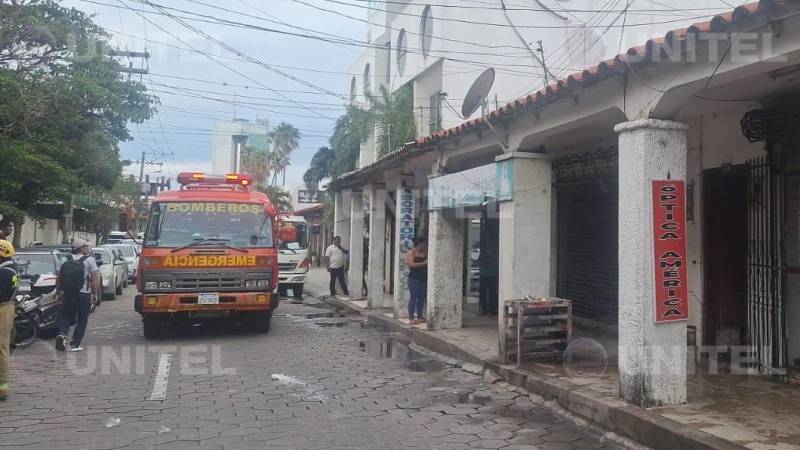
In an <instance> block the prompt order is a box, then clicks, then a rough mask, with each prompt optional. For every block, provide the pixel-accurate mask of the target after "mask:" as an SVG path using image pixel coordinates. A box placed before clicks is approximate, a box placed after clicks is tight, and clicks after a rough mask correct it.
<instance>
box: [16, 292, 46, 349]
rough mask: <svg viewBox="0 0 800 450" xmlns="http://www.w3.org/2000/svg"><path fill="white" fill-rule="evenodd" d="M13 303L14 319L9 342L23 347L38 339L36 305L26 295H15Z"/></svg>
mask: <svg viewBox="0 0 800 450" xmlns="http://www.w3.org/2000/svg"><path fill="white" fill-rule="evenodd" d="M15 303H16V305H15V306H16V308H15V310H16V316H15V317H14V330H13V331H12V333H11V342H13V343H14V346H16V347H25V346H27V345H30V344H31V343H32V342H33V341H35V340H36V338H37V337H39V324H38V322H37V318H38V314H37V313H36V310H37V309H38V304H37V303H36V301H35V300H33V299H31V298H30V296H28V295H17V298H16V299H15Z"/></svg>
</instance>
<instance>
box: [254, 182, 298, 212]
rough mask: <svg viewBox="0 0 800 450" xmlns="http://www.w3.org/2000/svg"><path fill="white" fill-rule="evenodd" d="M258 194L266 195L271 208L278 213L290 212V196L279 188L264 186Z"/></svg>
mask: <svg viewBox="0 0 800 450" xmlns="http://www.w3.org/2000/svg"><path fill="white" fill-rule="evenodd" d="M259 191H260V192H263V193H264V194H267V197H269V201H270V202H272V206H274V207H275V209H277V210H278V211H291V210H292V196H291V195H289V193H288V192H286V191H285V190H283V188H281V187H279V186H264V188H263V189H259Z"/></svg>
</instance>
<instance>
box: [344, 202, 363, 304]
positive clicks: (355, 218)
mask: <svg viewBox="0 0 800 450" xmlns="http://www.w3.org/2000/svg"><path fill="white" fill-rule="evenodd" d="M363 276H364V197H363V194H362V193H361V192H358V191H353V192H352V195H351V201H350V271H349V272H348V279H347V287H348V288H349V289H350V300H359V299H361V298H362V295H361V292H362V291H361V285H362V279H363Z"/></svg>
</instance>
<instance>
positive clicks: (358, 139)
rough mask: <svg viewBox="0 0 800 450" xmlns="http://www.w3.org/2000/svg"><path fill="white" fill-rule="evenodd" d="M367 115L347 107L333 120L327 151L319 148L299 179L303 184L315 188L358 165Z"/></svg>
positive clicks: (368, 124)
mask: <svg viewBox="0 0 800 450" xmlns="http://www.w3.org/2000/svg"><path fill="white" fill-rule="evenodd" d="M371 124H372V118H371V114H370V112H368V111H366V110H363V109H361V108H359V107H357V106H354V105H349V106H348V107H347V111H345V113H344V114H343V115H342V116H341V117H339V118H338V119H337V120H336V125H335V126H334V128H333V134H332V135H331V138H330V139H329V140H328V144H329V146H328V147H321V148H320V149H319V150H317V152H316V153H315V154H314V156H313V157H312V158H311V165H310V167H309V169H308V170H307V171H306V172H305V174H304V175H303V181H305V182H306V184H309V185H314V184H318V183H319V182H320V181H322V180H324V179H325V178H335V177H337V176H339V175H341V174H343V173H347V172H350V171H352V170H354V169H355V168H356V166H357V165H358V155H359V153H360V151H361V145H362V144H363V143H364V142H366V141H367V138H368V137H369V135H370V133H371V131H372V129H374V128H373V127H372V125H371Z"/></svg>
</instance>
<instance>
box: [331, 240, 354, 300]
mask: <svg viewBox="0 0 800 450" xmlns="http://www.w3.org/2000/svg"><path fill="white" fill-rule="evenodd" d="M341 244H342V238H340V237H339V236H336V237H334V238H333V244H331V246H330V247H328V248H327V249H326V250H325V265H326V266H327V267H328V273H330V274H331V296H332V297H333V296H335V295H336V280H337V279H338V280H339V285H341V286H342V292H344V295H350V292H348V290H347V281H345V279H344V278H345V277H344V273H345V270H344V266H345V263H346V262H347V255H348V254H349V253H350V252H348V251H347V250H345V249H344V248H342V245H341Z"/></svg>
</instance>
